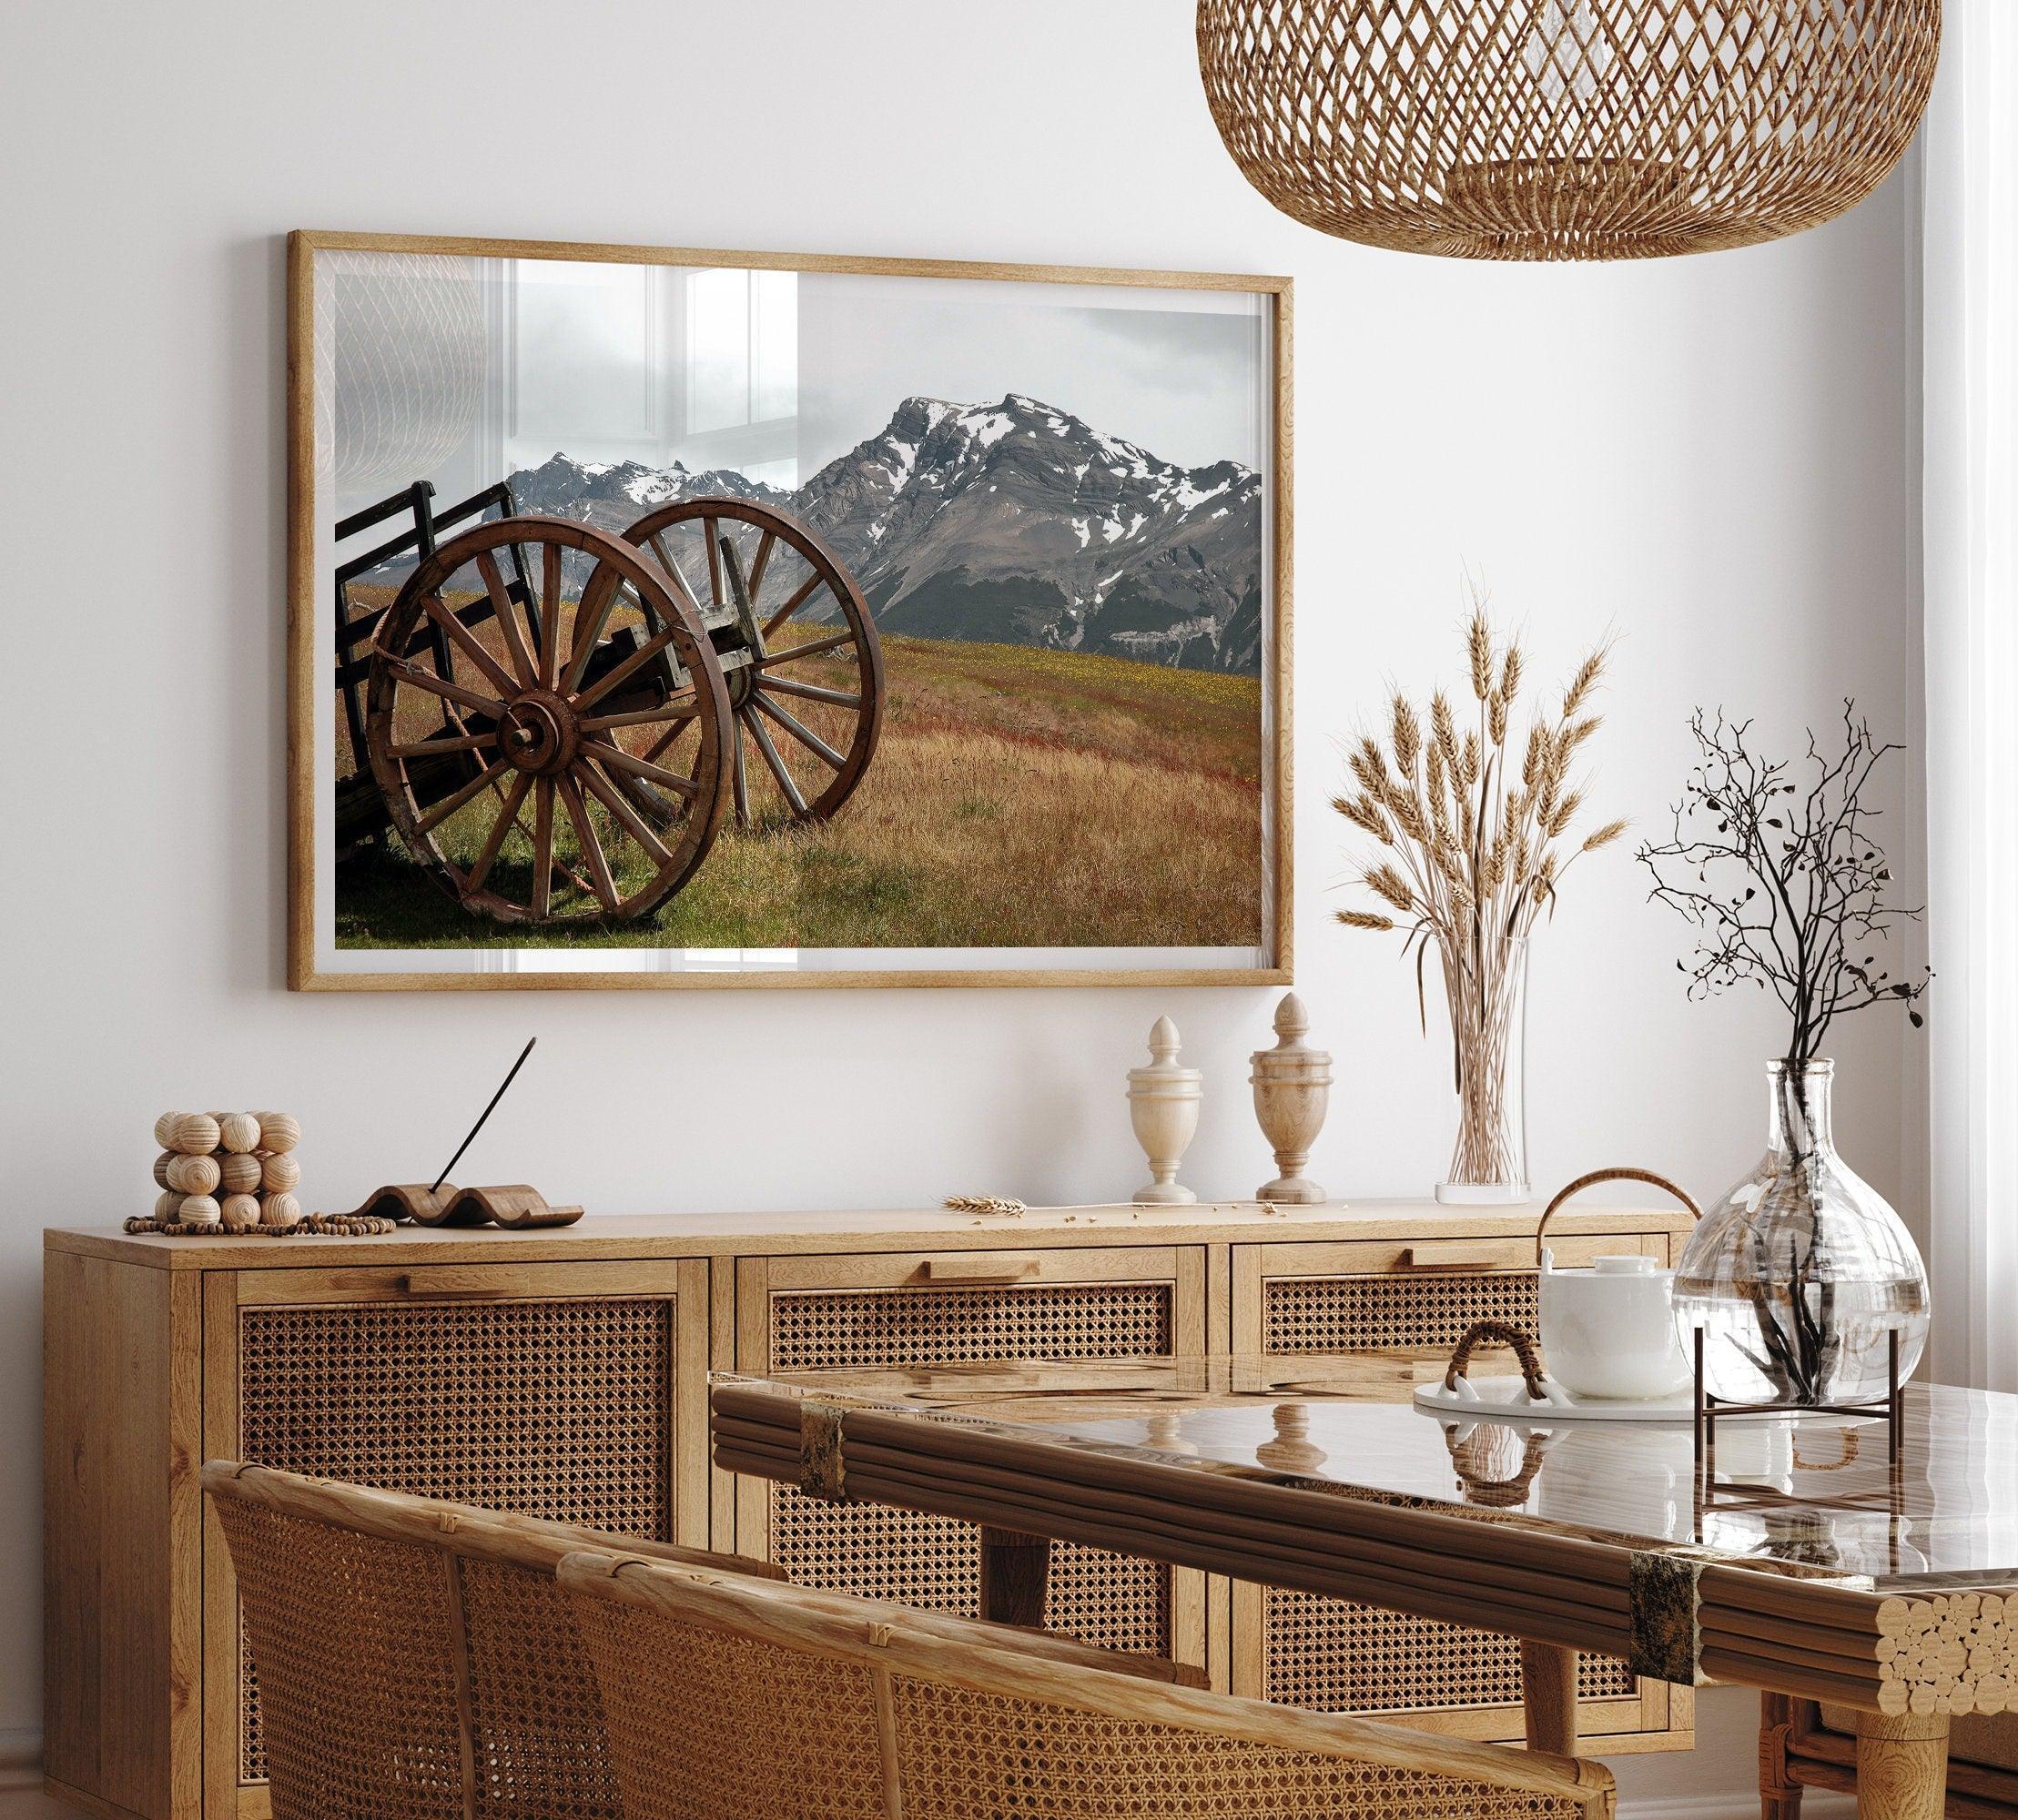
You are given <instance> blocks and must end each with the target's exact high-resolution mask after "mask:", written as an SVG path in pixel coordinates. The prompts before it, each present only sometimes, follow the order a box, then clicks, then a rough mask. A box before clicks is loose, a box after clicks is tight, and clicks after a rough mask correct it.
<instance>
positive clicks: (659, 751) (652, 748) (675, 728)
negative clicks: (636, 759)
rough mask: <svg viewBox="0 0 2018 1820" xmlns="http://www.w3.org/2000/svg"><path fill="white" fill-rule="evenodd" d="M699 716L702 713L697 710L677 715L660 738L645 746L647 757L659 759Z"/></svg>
mask: <svg viewBox="0 0 2018 1820" xmlns="http://www.w3.org/2000/svg"><path fill="white" fill-rule="evenodd" d="M699 718H700V715H699V713H698V712H697V711H696V712H695V713H684V714H681V715H678V716H676V717H675V718H674V722H673V724H672V725H671V726H669V727H668V728H666V730H665V731H664V733H661V734H660V735H659V736H658V738H656V739H655V740H654V741H653V742H652V743H651V744H650V745H648V746H647V747H645V749H644V755H645V757H646V758H647V759H651V760H654V761H655V760H657V759H658V758H659V757H661V756H662V755H663V754H664V752H665V749H666V748H667V747H668V746H669V745H671V744H672V743H673V742H674V740H676V739H678V738H679V736H680V735H681V734H682V733H684V732H685V731H686V730H687V728H689V727H690V726H692V725H693V724H694V723H695V721H696V720H698V719H699Z"/></svg>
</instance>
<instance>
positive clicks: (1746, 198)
mask: <svg viewBox="0 0 2018 1820" xmlns="http://www.w3.org/2000/svg"><path fill="white" fill-rule="evenodd" d="M1993 4H1995V5H2011V4H2018V0H1993ZM1940 45H1941V0H1199V8H1198V60H1199V67H1200V70H1201V71H1202V74H1203V76H1204V79H1205V93H1206V96H1207V98H1208V100H1209V101H1210V102H1211V105H1212V117H1213V119H1214V120H1215V121H1217V122H1218V124H1219V130H1220V136H1221V137H1222V139H1224V140H1225V142H1226V148H1227V150H1228V151H1230V152H1231V153H1232V155H1233V161H1234V162H1235V163H1236V164H1237V165H1239V166H1240V167H1241V170H1242V173H1243V174H1244V175H1245V176H1246V177H1247V180H1248V181H1249V182H1250V183H1252V185H1253V186H1254V187H1255V188H1256V189H1258V190H1260V191H1261V193H1262V194H1263V196H1265V197H1267V198H1268V199H1269V200H1270V201H1271V202H1273V204H1274V205H1275V206H1276V207H1278V208H1280V209H1282V210H1283V212H1284V213H1285V214H1287V215H1292V216H1293V217H1295V218H1296V219H1297V220H1299V221H1303V222H1305V223H1307V224H1308V225H1309V226H1311V227H1320V228H1322V229H1323V231H1324V232H1325V233H1327V234H1336V235H1339V236H1341V237H1342V238H1345V239H1348V240H1360V241H1364V242H1365V243H1366V244H1367V245H1369V246H1374V247H1390V248H1396V249H1398V250H1400V251H1403V252H1411V253H1439V254H1443V255H1445V256H1446V257H1449V258H1470V259H1640V258H1658V257H1661V256H1663V255H1666V254H1671V253H1703V252H1711V251H1715V250H1717V249H1719V248H1726V247H1745V246H1750V245H1753V244H1754V243H1756V242H1758V241H1760V240H1770V239H1774V238H1778V237H1779V236H1780V235H1783V234H1794V233H1798V232H1800V230H1801V229H1802V228H1804V227H1815V226H1817V225H1819V224H1820V223H1821V222H1823V221H1827V220H1828V219H1829V218H1830V217H1831V216H1835V215H1840V214H1841V213H1842V211H1843V210H1844V209H1846V208H1849V207H1851V206H1852V205H1853V204H1855V203H1857V202H1860V201H1861V200H1862V199H1863V197H1865V196H1867V195H1869V194H1870V192H1871V189H1872V188H1874V187H1876V185H1877V184H1878V182H1879V181H1880V179H1881V178H1882V177H1884V175H1885V173H1886V172H1887V171H1889V170H1890V169H1891V167H1892V166H1893V165H1894V164H1896V163H1897V162H1898V160H1899V157H1900V154H1901V153H1902V152H1903V151H1904V150H1905V149H1906V147H1907V145H1908V144H1909V142H1910V141H1911V140H1912V136H1913V133H1914V130H1915V129H1916V128H1917V127H1918V126H1919V124H1920V116H1921V115H1922V112H1923V110H1924V109H1925V107H1926V105H1927V93H1928V90H1929V88H1930V87H1931V86H1932V82H1933V76H1934V64H1935V61H1936V57H1937V55H1938V53H1939V50H1940Z"/></svg>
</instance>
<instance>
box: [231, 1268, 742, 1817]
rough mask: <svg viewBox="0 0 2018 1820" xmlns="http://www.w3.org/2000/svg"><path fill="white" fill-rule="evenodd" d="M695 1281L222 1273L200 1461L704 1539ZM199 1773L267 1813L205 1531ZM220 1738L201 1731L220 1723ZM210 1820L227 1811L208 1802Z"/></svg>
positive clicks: (535, 1273)
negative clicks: (221, 1697)
mask: <svg viewBox="0 0 2018 1820" xmlns="http://www.w3.org/2000/svg"><path fill="white" fill-rule="evenodd" d="M707 1309H708V1295H707V1266H706V1265H705V1263H700V1262H682V1263H671V1264H613V1265H598V1264H564V1265H544V1266H542V1265H529V1266H520V1265H511V1264H495V1265H492V1264H484V1265H440V1266H426V1267H419V1268H414V1269H334V1270H312V1269H274V1270H250V1271H245V1272H242V1273H240V1274H238V1275H237V1276H224V1275H220V1276H218V1278H216V1279H213V1280H212V1281H211V1282H210V1283H209V1284H208V1286H207V1289H206V1297H205V1310H204V1328H205V1331H204V1342H205V1343H204V1373H205V1406H206V1407H205V1421H204V1451H205V1452H206V1454H207V1455H208V1456H210V1457H212V1458H216V1457H219V1456H225V1457H231V1458H237V1459H243V1460H250V1461H257V1462H258V1463H259V1464H260V1465H263V1466H274V1467H279V1468H281V1469H283V1470H285V1471H291V1472H304V1473H309V1474H312V1475H314V1476H316V1477H319V1478H328V1479H340V1480H345V1481H350V1482H351V1483H354V1484H361V1485H377V1486H382V1487H384V1488H385V1489H387V1490H389V1491H404V1492H408V1493H411V1494H412V1495H414V1496H418V1497H429V1498H448V1499H454V1500H458V1501H461V1502H468V1503H474V1504H484V1505H489V1506H491V1507H492V1508H493V1509H497V1510H505V1511H514V1512H523V1513H524V1514H526V1515H528V1516H536V1517H545V1518H551V1519H554V1520H556V1521H561V1522H573V1523H580V1524H583V1525H585V1526H588V1527H591V1528H594V1529H601V1530H608V1531H611V1532H614V1533H617V1534H623V1535H636V1536H648V1537H653V1538H656V1539H658V1540H661V1541H668V1542H672V1541H684V1542H695V1543H701V1544H705V1542H706V1539H707V1498H706V1454H705V1446H706V1442H705V1435H706V1426H705V1423H706V1410H705V1384H706V1372H707V1367H706V1357H707V1323H708V1314H707ZM204 1560H205V1602H206V1608H207V1610H208V1611H211V1612H215V1613H218V1614H219V1616H220V1617H223V1618H225V1619H226V1620H227V1623H223V1624H220V1626H219V1633H220V1638H221V1642H214V1641H213V1640H212V1639H211V1637H210V1636H209V1634H208V1626H207V1634H206V1656H207V1668H206V1678H207V1680H208V1676H209V1675H210V1674H212V1673H216V1674H218V1675H219V1676H221V1677H222V1678H223V1682H224V1684H228V1685H230V1686H231V1687H233V1688H234V1689H235V1690H236V1691H235V1694H234V1696H233V1697H232V1698H231V1699H230V1700H229V1701H228V1702H218V1703H216V1704H214V1705H211V1706H210V1707H209V1711H208V1723H207V1727H206V1730H207V1734H210V1744H208V1745H207V1748H206V1752H205V1760H206V1767H207V1775H208V1776H210V1777H215V1778H217V1782H215V1783H214V1784H213V1787H214V1788H217V1789H218V1794H219V1795H222V1794H223V1793H224V1790H223V1788H222V1787H221V1786H219V1785H221V1783H222V1781H223V1778H224V1777H225V1776H226V1775H228V1774H232V1773H235V1777H236V1784H237V1788H238V1794H239V1796H240V1800H239V1804H238V1805H239V1811H241V1812H245V1813H248V1814H257V1813H259V1812H260V1811H262V1809H263V1807H264V1805H265V1790H264V1787H263V1784H264V1780H265V1775H266V1759H265V1748H264V1744H263V1742H262V1738H261V1734H260V1720H259V1687H258V1684H257V1681H256V1679H255V1677H254V1675H253V1673H252V1667H251V1663H250V1659H249V1657H248V1655H247V1653H246V1652H245V1647H244V1643H243V1639H242V1637H241V1636H240V1635H239V1634H238V1632H239V1626H238V1623H237V1622H236V1606H237V1595H236V1592H235V1590H234V1588H233V1586H232V1582H231V1572H230V1559H229V1556H228V1553H227V1552H226V1551H225V1549H224V1546H223V1542H222V1539H221V1537H220V1536H218V1534H217V1533H216V1532H215V1528H214V1524H213V1525H212V1526H210V1527H208V1528H207V1540H206V1546H205V1557H204ZM212 1726H215V1727H216V1728H217V1730H216V1732H215V1733H214V1734H212V1733H211V1727H212ZM219 1811H222V1812H228V1811H231V1810H230V1808H229V1807H228V1805H223V1804H222V1802H221V1801H220V1803H219Z"/></svg>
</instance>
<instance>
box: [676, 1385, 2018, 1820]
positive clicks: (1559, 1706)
mask: <svg viewBox="0 0 2018 1820" xmlns="http://www.w3.org/2000/svg"><path fill="white" fill-rule="evenodd" d="M1392 1394H1393V1392H1392V1390H1391V1388H1389V1387H1388V1386H1387V1385H1385V1384H1372V1383H1370V1382H1369V1380H1368V1376H1367V1373H1366V1370H1365V1368H1364V1360H1354V1359H1350V1358H1341V1359H1324V1358H1312V1357H1222V1358H1210V1359H1189V1360H1177V1359H1147V1360H1104V1361H1098V1362H1090V1363H1078V1362H1072V1363H1051V1362H1046V1361H1029V1360H1023V1361H1018V1362H1015V1363H1005V1364H960V1365H948V1366H932V1367H918V1368H913V1369H881V1370H871V1369H857V1368H841V1369H837V1370H825V1371H800V1372H790V1373H781V1374H777V1375H776V1376H772V1377H753V1376H747V1375H741V1374H733V1373H724V1374H717V1375H716V1376H715V1380H714V1381H713V1389H712V1408H713V1418H712V1420H713V1431H714V1447H715V1462H716V1464H717V1465H718V1466H720V1467H722V1468H724V1469H725V1470H728V1471H735V1472H741V1473H749V1474H754V1475H757V1476H760V1477H763V1478H766V1479H771V1480H776V1481H783V1482H786V1483H788V1484H791V1485H795V1486H797V1487H799V1488H801V1489H802V1490H804V1491H808V1492H810V1493H812V1494H813V1495H815V1496H819V1497H824V1498H831V1499H840V1500H850V1501H864V1502H876V1503H880V1504H887V1505H893V1506H897V1507H901V1508H904V1509H908V1510H912V1511H921V1512H932V1513H936V1514H938V1515H943V1516H950V1517H958V1518H963V1519H966V1520H967V1521H969V1522H975V1523H978V1524H979V1525H981V1529H982V1589H983V1603H984V1609H985V1611H986V1613H987V1614H988V1615H989V1616H993V1617H1000V1618H1004V1619H1008V1620H1009V1621H1012V1622H1019V1623H1038V1622H1041V1617H1042V1609H1041V1608H1042V1599H1043V1587H1044V1580H1045V1575H1044V1571H1043V1568H1044V1552H1045V1550H1046V1549H1047V1548H1048V1546H1049V1544H1050V1542H1053V1541H1060V1542H1079V1543H1082V1544H1085V1545H1088V1546H1091V1547H1097V1548H1102V1549H1106V1550H1109V1551H1110V1552H1118V1553H1124V1554H1134V1555H1140V1556H1144V1557H1147V1558H1149V1559H1151V1560H1155V1561H1161V1562H1170V1563H1171V1564H1174V1565H1177V1566H1181V1567H1192V1568H1198V1569H1202V1570H1203V1571H1205V1572H1213V1573H1223V1574H1228V1575H1231V1576H1232V1577H1233V1578H1235V1579H1241V1580H1249V1581H1254V1582H1260V1583H1263V1584H1264V1585H1272V1586H1278V1587H1284V1588H1289V1589H1293V1590H1296V1591H1301V1592H1307V1593H1319V1594H1323V1595H1328V1596H1332V1597H1337V1598H1344V1599H1352V1600H1355V1601H1359V1602H1362V1603H1368V1604H1373V1605H1376V1606H1381V1607H1384V1608H1385V1609H1388V1610H1391V1611H1396V1612H1403V1613H1411V1614H1413V1615H1415V1616H1418V1617H1424V1618H1433V1619H1442V1620H1446V1621H1450V1622H1455V1623H1465V1624H1468V1625H1472V1626H1475V1627H1476V1628H1481V1629H1486V1630H1496V1631H1499V1632H1502V1633H1506V1634H1507V1635H1510V1636H1513V1637H1516V1638H1518V1639H1519V1640H1520V1642H1521V1644H1522V1657H1523V1666H1524V1669H1525V1670H1526V1679H1527V1689H1528V1728H1527V1729H1528V1739H1529V1742H1530V1744H1534V1745H1536V1747H1540V1748H1549V1749H1557V1750H1563V1749H1574V1748H1575V1744H1576V1731H1575V1726H1576V1717H1575V1714H1576V1704H1575V1684H1576V1672H1575V1671H1576V1658H1577V1653H1579V1652H1583V1651H1592V1652H1600V1653H1606V1654H1608V1655H1613V1656H1617V1657H1621V1658H1623V1659H1624V1660H1625V1661H1627V1662H1628V1663H1629V1664H1630V1665H1631V1666H1632V1668H1633V1669H1634V1671H1635V1672H1636V1673H1639V1674H1642V1675H1648V1676H1652V1677H1656V1678H1658V1679H1663V1680H1668V1681H1672V1682H1679V1683H1683V1684H1702V1683H1705V1682H1710V1681H1715V1682H1735V1683H1740V1684H1746V1685H1749V1686H1752V1687H1757V1688H1759V1689H1762V1690H1765V1691H1768V1692H1770V1693H1775V1694H1785V1695H1791V1696H1794V1697H1797V1698H1808V1699H1816V1700H1824V1701H1828V1702H1830V1703H1832V1704H1838V1705H1841V1706H1845V1707H1848V1708H1851V1709H1852V1710H1854V1711H1855V1712H1856V1713H1857V1714H1858V1715H1859V1718H1858V1730H1859V1754H1860V1763H1861V1764H1864V1765H1866V1771H1867V1773H1865V1774H1864V1775H1862V1776H1861V1782H1860V1795H1859V1800H1860V1809H1859V1811H1860V1812H1861V1813H1865V1814H1870V1815H1883V1816H1886V1820H1901V1816H1908V1815H1911V1816H1914V1820H1921V1816H1926V1820H1933V1816H1938V1815H1940V1813H1941V1812H1942V1794H1941V1789H1942V1783H1943V1779H1944V1776H1945V1764H1946V1754H1947V1743H1946V1741H1947V1730H1948V1721H1949V1719H1950V1717H1951V1716H1952V1715H1953V1714H1962V1713H1971V1712H1999V1711H2002V1710H2003V1709H2004V1707H2005V1706H2006V1705H2007V1704H2010V1705H2012V1706H2014V1707H2018V1397H2012V1396H2004V1395H1999V1394H1996V1393H1992V1392H1985V1391H1976V1390H1959V1389H1954V1388H1951V1387H1948V1386H1943V1385H1917V1384H1916V1385H1909V1386H1908V1387H1907V1388H1906V1390H1905V1391H1904V1393H1903V1402H1902V1420H1901V1431H1900V1435H1899V1445H1898V1447H1897V1449H1896V1451H1894V1450H1893V1449H1892V1448H1891V1446H1890V1445H1889V1444H1888V1441H1889V1435H1888V1430H1887V1426H1886V1423H1885V1421H1883V1420H1882V1419H1881V1418H1880V1419H1873V1418H1870V1417H1854V1418H1846V1417H1838V1416H1803V1417H1800V1418H1785V1417H1770V1418H1764V1419H1748V1420H1745V1421H1732V1420H1729V1419H1726V1420H1724V1421H1719V1423H1718V1425H1717V1430H1716V1434H1715V1440H1714V1447H1713V1449H1712V1450H1710V1451H1709V1452H1708V1453H1707V1454H1705V1453H1700V1452H1699V1449H1698V1447H1697V1445H1696V1440H1695V1435H1694V1432H1693V1430H1692V1427H1691V1424H1690V1423H1689V1421H1688V1420H1687V1419H1686V1417H1685V1418H1684V1419H1683V1420H1680V1421H1675V1420H1672V1419H1670V1420H1667V1421H1572V1420H1566V1419H1564V1418H1563V1417H1562V1416H1561V1415H1560V1414H1559V1413H1555V1414H1552V1413H1551V1412H1549V1411H1521V1412H1518V1413H1516V1412H1514V1411H1506V1410H1499V1409H1492V1410H1482V1411H1478V1412H1477V1413H1473V1412H1471V1411H1466V1412H1465V1413H1464V1414H1462V1415H1456V1414H1453V1413H1451V1412H1449V1411H1442V1410H1432V1409H1428V1408H1425V1407H1423V1406H1421V1405H1419V1404H1415V1403H1394V1402H1393V1401H1391V1400H1388V1399H1390V1398H1391V1396H1392ZM2007 1600H2008V1602H2009V1616H2008V1623H2007V1612H2006V1605H2007ZM1929 1801H1931V1802H1932V1805H1927V1804H1928V1802H1929Z"/></svg>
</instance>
